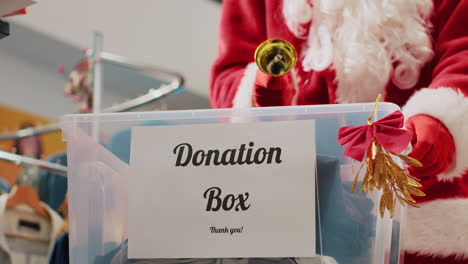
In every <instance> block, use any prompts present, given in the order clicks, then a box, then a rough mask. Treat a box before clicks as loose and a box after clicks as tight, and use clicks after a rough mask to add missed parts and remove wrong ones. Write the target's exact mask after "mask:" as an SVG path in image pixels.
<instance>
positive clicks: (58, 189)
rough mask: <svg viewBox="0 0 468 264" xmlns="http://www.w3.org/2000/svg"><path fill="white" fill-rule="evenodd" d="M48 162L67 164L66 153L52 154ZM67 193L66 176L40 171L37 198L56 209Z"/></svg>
mask: <svg viewBox="0 0 468 264" xmlns="http://www.w3.org/2000/svg"><path fill="white" fill-rule="evenodd" d="M49 162H52V163H57V164H60V165H63V166H67V154H66V153H59V154H57V155H54V156H52V157H51V158H50V159H49ZM66 194H67V177H64V176H62V175H59V174H55V173H52V172H49V171H44V170H43V171H41V173H40V180H39V198H40V199H41V201H43V202H44V203H46V204H47V205H49V206H50V207H51V208H52V209H54V210H55V211H57V209H58V208H59V207H60V205H62V204H63V201H64V200H65V197H66Z"/></svg>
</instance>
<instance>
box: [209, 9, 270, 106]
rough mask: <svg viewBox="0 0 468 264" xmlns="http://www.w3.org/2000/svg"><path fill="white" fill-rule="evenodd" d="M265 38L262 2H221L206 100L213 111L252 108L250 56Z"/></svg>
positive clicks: (253, 73)
mask: <svg viewBox="0 0 468 264" xmlns="http://www.w3.org/2000/svg"><path fill="white" fill-rule="evenodd" d="M265 39H266V28H265V2H264V1H262V0H255V1H252V0H225V1H223V4H222V13H221V22H220V32H219V40H218V41H219V42H218V56H217V59H216V60H215V62H214V64H213V66H212V69H211V77H210V101H211V105H212V106H213V107H214V108H230V107H250V106H251V105H252V93H253V86H254V83H255V76H256V72H257V66H256V64H255V62H254V59H253V57H254V53H255V49H256V48H257V46H258V45H259V44H260V43H261V42H262V41H264V40H265Z"/></svg>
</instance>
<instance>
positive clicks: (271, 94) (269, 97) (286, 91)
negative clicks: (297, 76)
mask: <svg viewBox="0 0 468 264" xmlns="http://www.w3.org/2000/svg"><path fill="white" fill-rule="evenodd" d="M294 93H295V90H294V87H293V85H292V80H291V74H290V73H288V74H285V75H283V76H280V77H273V76H271V75H268V74H266V73H264V72H262V71H261V70H258V71H257V75H256V79H255V88H254V93H253V98H252V100H253V105H254V106H284V105H291V104H292V99H293V97H294Z"/></svg>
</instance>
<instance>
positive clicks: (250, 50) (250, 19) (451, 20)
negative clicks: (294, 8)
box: [210, 0, 468, 264]
mask: <svg viewBox="0 0 468 264" xmlns="http://www.w3.org/2000/svg"><path fill="white" fill-rule="evenodd" d="M281 7H282V0H255V1H253V0H225V1H223V6H222V14H221V23H220V32H219V44H218V56H217V59H216V61H215V62H214V64H213V67H212V69H211V77H210V101H211V104H212V106H213V107H214V108H229V107H232V106H233V98H234V96H235V95H236V93H237V91H238V87H239V84H240V81H241V79H242V77H243V76H244V70H245V68H246V65H247V64H249V63H252V62H253V61H254V59H253V56H254V52H255V49H256V47H257V46H258V45H259V44H260V43H261V42H263V41H264V40H266V39H271V38H279V39H284V40H286V41H289V42H290V43H292V44H293V45H294V47H295V48H296V50H297V52H298V58H299V61H298V63H297V64H296V67H295V71H296V75H297V77H298V78H297V79H298V83H297V87H298V90H297V93H298V94H297V104H298V105H315V104H334V103H336V85H335V84H336V82H335V73H334V71H333V70H332V69H327V70H325V71H322V72H315V71H310V72H305V71H304V70H303V69H302V65H301V63H300V59H301V58H303V57H304V56H303V53H302V50H303V47H304V46H305V45H306V44H307V43H306V41H307V40H306V39H298V38H296V37H294V36H293V34H292V33H291V32H290V31H289V30H288V28H287V26H286V25H285V23H284V19H283V17H282V15H281V14H282V10H281ZM467 14H468V1H467V0H434V11H433V15H432V17H431V23H432V24H433V27H432V31H431V37H432V46H433V49H434V58H433V59H432V61H430V62H428V63H427V64H426V65H425V67H424V68H423V69H422V71H421V74H420V80H419V81H418V83H417V85H416V86H415V87H414V88H413V89H409V90H401V89H399V88H398V87H396V86H395V85H394V84H393V83H392V82H389V83H388V85H387V87H386V90H385V98H384V99H385V101H386V102H392V103H395V104H397V105H399V106H403V105H405V104H406V102H407V101H408V99H409V98H410V97H411V96H412V95H413V94H414V93H415V92H416V91H417V90H419V89H422V88H425V87H429V88H432V89H438V88H441V87H447V88H453V89H457V90H460V91H461V92H462V93H463V94H465V96H468V30H467V25H468V15H467ZM312 23H313V22H312ZM252 85H253V84H252ZM282 86H283V89H285V90H289V91H292V90H294V89H293V86H292V82H286V83H284V84H283V85H282ZM253 88H254V87H252V89H253ZM255 88H256V87H255ZM258 91H262V90H261V89H259V90H258ZM263 91H265V92H266V91H267V90H263ZM271 92H272V93H275V92H276V93H277V91H276V89H271ZM254 94H256V95H254V96H258V95H259V94H261V92H257V89H256V90H255V92H254ZM262 96H264V98H269V96H267V95H262ZM273 98H277V97H276V96H273ZM255 100H258V99H255V98H254V101H255ZM258 101H259V102H260V104H261V105H268V102H263V101H262V100H258ZM280 102H282V104H283V105H290V104H291V102H290V101H289V100H280ZM277 103H278V102H275V104H277ZM270 104H271V102H270ZM419 119H420V118H419V117H418V118H417V120H416V119H415V120H413V121H411V122H412V123H413V125H414V131H415V133H417V134H418V135H417V137H416V140H417V141H416V142H415V144H416V145H415V150H416V151H418V149H420V150H419V151H420V152H419V153H418V152H416V153H414V152H413V153H412V154H411V155H416V156H417V155H419V156H423V158H422V159H423V163H427V164H431V163H432V164H433V162H431V160H432V161H433V160H434V159H436V158H437V159H444V160H449V157H450V155H444V157H438V156H441V155H442V154H441V153H440V152H438V153H437V152H435V153H432V154H427V155H424V154H423V153H425V152H424V151H421V149H424V146H425V145H424V144H426V143H424V144H423V145H420V146H418V144H421V143H418V141H419V142H425V141H424V140H425V139H424V138H425V137H428V136H429V132H430V131H431V130H432V129H435V128H434V126H435V127H437V125H434V122H432V121H428V122H430V123H432V125H431V124H430V123H427V124H425V123H426V122H423V121H424V119H425V118H421V119H423V121H420V120H419ZM431 126H433V127H432V128H429V127H431ZM424 127H426V128H424ZM437 129H439V130H441V131H439V132H435V131H434V134H435V135H436V136H435V138H438V139H440V140H445V141H437V142H436V141H431V142H432V143H431V144H433V145H432V146H433V147H432V148H435V149H437V150H439V151H442V150H443V149H446V150H449V151H450V149H451V148H450V147H448V148H447V146H440V145H444V144H446V142H447V140H446V139H447V136H446V134H445V131H446V129H445V130H444V128H442V127H438V128H437ZM421 131H422V132H421ZM421 133H422V134H421ZM443 138H446V139H443ZM426 141H427V140H426ZM450 144H451V141H449V143H448V145H450ZM425 160H427V161H425ZM443 163H444V164H442V165H436V166H431V167H430V168H431V169H430V171H441V170H442V169H443V168H444V167H445V166H446V165H445V162H443ZM412 172H413V173H415V174H417V175H419V176H418V177H419V178H420V179H421V181H422V183H423V185H424V189H423V190H424V191H425V193H426V194H427V196H426V197H422V198H419V197H417V198H418V202H424V201H433V200H435V199H451V198H456V197H468V190H467V189H466V186H467V185H468V173H467V174H466V175H465V176H464V177H462V178H455V179H454V180H453V181H451V182H441V181H439V180H438V179H437V176H435V175H434V174H432V173H430V172H429V170H428V171H426V172H424V169H422V170H413V169H412ZM423 172H424V173H423ZM448 220H449V217H448ZM447 224H448V225H450V221H447ZM441 243H443V242H441ZM466 259H468V258H466ZM405 263H409V264H418V263H424V264H441V263H444V264H455V263H456V264H461V263H468V261H461V262H454V260H453V258H452V257H446V258H445V257H434V258H432V257H428V256H416V254H415V255H411V254H408V255H407V256H406V258H405Z"/></svg>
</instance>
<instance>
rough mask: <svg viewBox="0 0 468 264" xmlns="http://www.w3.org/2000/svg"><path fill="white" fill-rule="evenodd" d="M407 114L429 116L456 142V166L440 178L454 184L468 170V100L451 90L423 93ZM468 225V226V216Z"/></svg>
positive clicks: (411, 100)
mask: <svg viewBox="0 0 468 264" xmlns="http://www.w3.org/2000/svg"><path fill="white" fill-rule="evenodd" d="M403 113H404V114H405V117H406V118H409V117H411V116H414V115H417V114H427V115H430V116H433V117H434V118H437V119H438V120H440V121H441V122H442V123H443V124H444V125H445V126H446V127H447V128H448V130H449V131H450V133H451V134H452V137H453V139H454V141H455V148H456V153H455V157H454V161H453V163H452V165H451V166H450V167H449V168H448V170H447V171H445V172H444V173H441V174H440V175H438V179H439V180H440V181H450V180H453V179H454V178H456V177H461V176H462V175H463V173H464V172H465V171H466V170H467V169H468V122H467V120H468V119H467V118H468V99H467V98H466V97H464V95H463V94H462V93H461V92H457V91H455V90H454V89H450V88H439V89H422V90H420V91H419V92H417V93H416V94H415V95H413V97H411V98H410V100H409V101H408V103H407V104H406V106H405V107H403ZM466 221H467V223H468V215H467V219H466ZM467 248H468V246H467Z"/></svg>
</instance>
